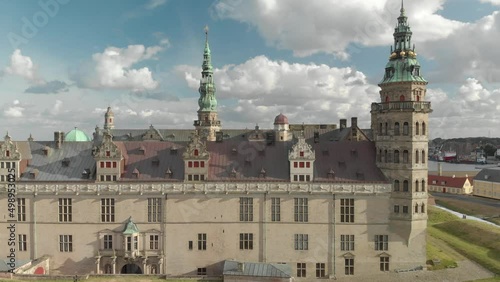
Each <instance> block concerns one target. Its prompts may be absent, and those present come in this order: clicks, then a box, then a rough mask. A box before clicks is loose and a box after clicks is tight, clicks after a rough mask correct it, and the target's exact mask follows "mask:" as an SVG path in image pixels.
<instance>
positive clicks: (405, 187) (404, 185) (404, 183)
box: [403, 180, 409, 192]
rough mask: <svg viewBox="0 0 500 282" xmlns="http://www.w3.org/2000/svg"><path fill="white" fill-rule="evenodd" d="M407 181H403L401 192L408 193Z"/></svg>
mask: <svg viewBox="0 0 500 282" xmlns="http://www.w3.org/2000/svg"><path fill="white" fill-rule="evenodd" d="M408 186H409V185H408V180H405V181H403V192H408Z"/></svg>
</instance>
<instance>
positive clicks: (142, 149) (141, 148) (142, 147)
mask: <svg viewBox="0 0 500 282" xmlns="http://www.w3.org/2000/svg"><path fill="white" fill-rule="evenodd" d="M139 151H140V152H141V154H142V155H145V154H146V148H144V146H141V147H140V148H139Z"/></svg>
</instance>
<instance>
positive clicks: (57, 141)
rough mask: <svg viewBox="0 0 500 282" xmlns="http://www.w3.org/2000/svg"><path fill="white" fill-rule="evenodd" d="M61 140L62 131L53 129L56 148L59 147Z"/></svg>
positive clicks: (62, 138) (62, 137)
mask: <svg viewBox="0 0 500 282" xmlns="http://www.w3.org/2000/svg"><path fill="white" fill-rule="evenodd" d="M63 141H64V132H62V131H54V143H55V148H56V149H60V148H61V146H62V143H63Z"/></svg>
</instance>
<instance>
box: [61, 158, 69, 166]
mask: <svg viewBox="0 0 500 282" xmlns="http://www.w3.org/2000/svg"><path fill="white" fill-rule="evenodd" d="M62 166H63V167H68V166H69V159H64V160H62Z"/></svg>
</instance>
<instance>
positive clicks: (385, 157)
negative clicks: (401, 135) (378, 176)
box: [384, 150, 389, 163]
mask: <svg viewBox="0 0 500 282" xmlns="http://www.w3.org/2000/svg"><path fill="white" fill-rule="evenodd" d="M388 161H389V157H388V154H387V150H385V151H384V162H386V163H387V162H388Z"/></svg>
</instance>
